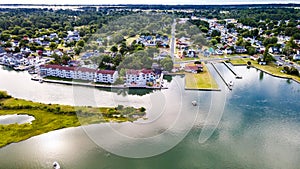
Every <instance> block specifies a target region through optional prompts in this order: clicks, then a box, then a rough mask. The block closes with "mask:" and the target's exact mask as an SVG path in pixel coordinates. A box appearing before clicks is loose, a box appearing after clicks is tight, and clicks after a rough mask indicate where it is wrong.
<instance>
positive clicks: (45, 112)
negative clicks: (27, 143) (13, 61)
mask: <svg viewBox="0 0 300 169" xmlns="http://www.w3.org/2000/svg"><path fill="white" fill-rule="evenodd" d="M1 96H6V93H5V92H1V91H0V115H9V114H27V115H31V116H34V118H35V120H33V121H32V123H31V124H29V123H26V124H9V125H1V124H0V133H1V135H0V147H3V146H5V145H8V144H10V143H14V142H19V141H22V140H26V139H28V138H30V137H33V136H36V135H39V134H43V133H47V132H49V131H53V130H58V129H62V128H67V127H76V126H80V125H87V124H94V123H101V122H125V121H135V120H137V119H139V118H141V117H143V116H144V115H145V108H143V107H141V108H139V109H136V108H133V107H123V106H121V105H120V106H118V107H115V108H109V107H101V108H99V107H83V106H80V107H78V106H77V107H75V106H68V105H58V104H43V103H36V102H32V101H27V100H23V99H17V98H9V97H1Z"/></svg>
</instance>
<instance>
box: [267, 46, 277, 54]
mask: <svg viewBox="0 0 300 169" xmlns="http://www.w3.org/2000/svg"><path fill="white" fill-rule="evenodd" d="M279 52H280V51H279V48H278V47H274V46H273V47H270V48H269V53H273V54H278V53H279Z"/></svg>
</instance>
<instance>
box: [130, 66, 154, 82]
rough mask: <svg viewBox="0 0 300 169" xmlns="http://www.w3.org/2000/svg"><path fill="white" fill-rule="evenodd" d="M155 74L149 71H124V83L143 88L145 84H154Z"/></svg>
mask: <svg viewBox="0 0 300 169" xmlns="http://www.w3.org/2000/svg"><path fill="white" fill-rule="evenodd" d="M155 79H156V78H155V73H154V72H153V71H152V70H150V69H142V70H134V69H129V70H127V71H126V83H127V84H131V85H132V84H135V85H137V86H145V85H146V84H147V82H155Z"/></svg>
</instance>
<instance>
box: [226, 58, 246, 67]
mask: <svg viewBox="0 0 300 169" xmlns="http://www.w3.org/2000/svg"><path fill="white" fill-rule="evenodd" d="M229 62H230V63H231V64H233V65H246V64H247V61H246V60H245V59H242V58H239V59H230V61H229Z"/></svg>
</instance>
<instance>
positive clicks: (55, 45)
mask: <svg viewBox="0 0 300 169" xmlns="http://www.w3.org/2000/svg"><path fill="white" fill-rule="evenodd" d="M57 46H58V45H57V44H56V43H55V42H51V43H50V45H49V48H50V49H51V50H54V49H56V48H57Z"/></svg>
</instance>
